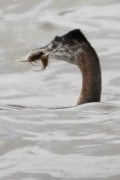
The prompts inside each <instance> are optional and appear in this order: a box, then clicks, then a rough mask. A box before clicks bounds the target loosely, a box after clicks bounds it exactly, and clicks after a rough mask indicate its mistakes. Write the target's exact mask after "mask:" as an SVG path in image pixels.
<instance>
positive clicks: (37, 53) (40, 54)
mask: <svg viewBox="0 0 120 180" xmlns="http://www.w3.org/2000/svg"><path fill="white" fill-rule="evenodd" d="M49 54H50V50H48V49H37V50H33V52H32V53H30V55H29V56H28V58H27V59H25V60H17V61H16V63H25V62H32V61H36V60H40V59H41V58H43V59H44V58H47V57H48V55H49Z"/></svg>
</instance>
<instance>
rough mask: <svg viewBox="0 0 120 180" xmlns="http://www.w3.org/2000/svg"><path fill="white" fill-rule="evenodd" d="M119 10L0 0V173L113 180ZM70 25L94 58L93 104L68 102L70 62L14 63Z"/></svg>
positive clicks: (75, 86) (73, 75)
mask: <svg viewBox="0 0 120 180" xmlns="http://www.w3.org/2000/svg"><path fill="white" fill-rule="evenodd" d="M119 12H120V1H119V0H114V1H113V0H106V1H104V2H103V1H96V0H89V1H88V0H84V1H79V0H76V1H73V0H69V1H68V0H61V1H56V0H44V1H43V0H34V1H33V0H29V1H28V0H26V1H25V2H23V1H20V0H17V1H16V0H10V1H7V0H1V1H0V82H1V83H0V84H1V85H0V180H13V179H14V180H119V179H120V131H119V127H120V60H119V59H120V48H119V47H120V41H119V32H120V23H119V21H120V13H119ZM75 28H80V29H81V30H82V31H83V32H84V34H85V35H86V37H87V38H88V39H89V41H90V42H91V44H92V45H93V47H94V48H95V49H96V51H97V53H98V56H99V58H100V63H101V68H102V84H103V90H102V101H101V103H91V104H85V105H81V106H78V107H74V103H75V100H76V97H77V95H78V93H79V91H80V89H81V74H80V72H79V69H77V68H76V67H75V66H73V65H70V64H68V63H65V62H62V61H55V60H51V63H50V65H49V66H48V67H47V68H46V70H45V71H43V72H38V73H36V72H34V71H33V70H34V69H36V68H35V67H33V66H32V65H30V64H19V65H18V64H16V63H15V61H16V60H19V59H24V58H25V57H26V55H27V54H28V53H29V52H30V51H31V50H32V49H34V48H37V47H40V46H41V45H44V44H46V43H48V42H49V41H50V40H51V39H53V37H55V36H56V35H62V34H64V33H66V32H68V31H69V30H71V29H75ZM38 69H39V67H38ZM65 107H66V108H65Z"/></svg>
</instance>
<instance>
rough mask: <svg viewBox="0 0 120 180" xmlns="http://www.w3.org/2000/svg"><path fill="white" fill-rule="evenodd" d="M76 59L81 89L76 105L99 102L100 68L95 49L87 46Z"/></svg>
mask: <svg viewBox="0 0 120 180" xmlns="http://www.w3.org/2000/svg"><path fill="white" fill-rule="evenodd" d="M84 52H85V53H83V54H82V55H81V56H80V57H79V60H78V64H77V65H78V67H79V68H80V70H81V72H82V90H81V92H80V96H79V98H78V100H77V104H76V105H80V104H84V103H90V102H100V99H101V68H100V63H99V59H98V56H97V54H96V52H95V50H94V49H93V48H92V47H91V46H89V48H87V51H84Z"/></svg>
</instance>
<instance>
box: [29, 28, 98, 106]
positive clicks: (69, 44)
mask: <svg viewBox="0 0 120 180" xmlns="http://www.w3.org/2000/svg"><path fill="white" fill-rule="evenodd" d="M49 58H54V59H56V60H64V61H67V62H69V63H71V64H74V65H77V66H78V67H79V69H80V70H81V73H82V90H81V93H80V96H79V98H78V100H77V104H76V105H80V104H84V103H90V102H99V101H100V99H101V68H100V63H99V59H98V56H97V54H96V52H95V50H94V49H93V47H92V46H91V44H90V43H89V42H88V40H87V39H86V37H85V36H84V35H83V33H82V32H81V31H80V30H79V29H75V30H72V31H70V32H68V33H67V34H65V35H63V36H56V37H55V38H54V39H53V40H52V41H51V42H50V43H49V44H48V45H46V46H44V47H42V48H40V49H38V50H36V51H34V52H32V53H31V54H30V56H29V57H28V60H27V61H29V62H31V63H32V62H36V61H37V60H41V61H42V63H43V67H44V68H46V66H47V65H48V59H49Z"/></svg>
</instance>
